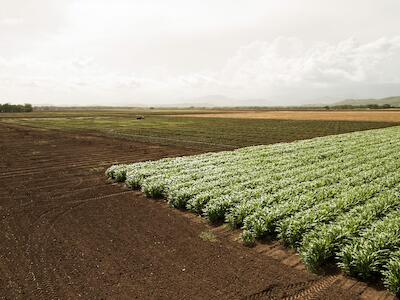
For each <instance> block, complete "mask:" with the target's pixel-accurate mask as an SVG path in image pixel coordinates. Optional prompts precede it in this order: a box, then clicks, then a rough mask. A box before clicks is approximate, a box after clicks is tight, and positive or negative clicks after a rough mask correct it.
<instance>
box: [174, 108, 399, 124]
mask: <svg viewBox="0 0 400 300" xmlns="http://www.w3.org/2000/svg"><path fill="white" fill-rule="evenodd" d="M174 116H176V117H197V118H232V119H266V120H317V121H318V120H319V121H371V122H393V123H398V122H400V111H395V110H391V111H390V110H389V111H387V110H386V111H382V110H371V111H237V112H236V111H235V112H229V111H226V112H224V113H211V114H187V115H174Z"/></svg>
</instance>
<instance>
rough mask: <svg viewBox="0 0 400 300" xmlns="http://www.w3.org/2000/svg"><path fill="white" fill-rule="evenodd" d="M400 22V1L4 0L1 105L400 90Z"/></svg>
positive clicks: (289, 101)
mask: <svg viewBox="0 0 400 300" xmlns="http://www.w3.org/2000/svg"><path fill="white" fill-rule="evenodd" d="M399 28H400V1H399V0H351V1H349V0H335V1H332V0H268V1H267V0H198V1H195V0H143V1H139V0H112V1H111V0H0V102H4V101H9V102H13V103H17V102H31V103H33V104H36V105H43V104H52V105H168V104H177V103H193V104H198V103H204V102H209V103H210V102H213V103H214V104H217V105H218V104H225V105H226V104H228V102H229V101H232V102H231V103H232V104H234V105H238V104H242V105H251V104H258V105H267V104H274V105H277V104H280V105H293V104H301V103H316V102H323V101H330V100H337V99H344V98H369V97H385V96H391V95H400V71H399V70H400V31H399ZM214 95H215V96H214ZM210 96H212V97H210ZM222 96H224V97H226V98H227V99H232V100H229V101H228V100H227V99H225V100H224V98H223V97H222ZM213 99H215V100H214V101H213Z"/></svg>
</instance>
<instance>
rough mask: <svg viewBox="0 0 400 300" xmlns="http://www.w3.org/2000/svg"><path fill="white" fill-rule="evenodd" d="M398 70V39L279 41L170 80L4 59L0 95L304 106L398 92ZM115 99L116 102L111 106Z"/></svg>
mask: <svg viewBox="0 0 400 300" xmlns="http://www.w3.org/2000/svg"><path fill="white" fill-rule="evenodd" d="M399 64H400V36H399V37H392V38H380V39H378V40H375V41H370V42H367V43H358V42H357V41H356V40H355V39H353V38H350V39H346V40H343V41H340V42H338V43H335V44H327V43H315V44H313V45H312V46H310V47H307V46H306V45H305V43H304V42H303V41H302V40H300V39H297V38H285V37H279V38H277V39H275V40H273V41H271V42H266V41H256V42H253V43H250V44H248V45H246V46H243V47H241V48H240V49H238V50H237V52H236V53H235V55H233V56H232V57H231V58H230V59H227V62H226V64H225V66H224V67H223V68H222V69H220V70H214V71H209V72H202V73H188V74H182V75H172V74H170V73H169V72H168V70H166V69H162V68H161V69H160V68H154V69H153V70H149V71H148V72H147V74H146V75H140V74H138V73H136V74H135V73H131V74H120V73H117V72H109V71H108V70H106V69H105V68H104V67H102V66H101V64H99V62H97V61H95V59H94V58H92V57H82V58H79V57H78V58H71V59H66V60H58V61H57V60H54V61H50V62H49V61H38V60H31V59H28V58H18V59H12V60H7V59H5V58H1V57H0V67H1V69H0V85H1V82H3V85H1V88H2V89H5V90H16V89H25V90H31V91H32V95H35V91H37V90H38V89H41V90H42V92H43V93H45V92H47V93H48V94H49V95H48V96H47V97H49V98H48V99H51V98H50V97H54V98H55V97H57V99H58V100H59V101H67V103H69V104H79V103H80V101H81V99H83V97H87V98H88V99H89V101H90V99H92V101H97V100H99V101H103V102H102V103H103V104H106V103H107V104H112V103H113V101H115V100H118V101H124V99H125V100H126V99H131V100H130V101H132V103H133V102H135V103H148V101H150V103H151V104H153V103H162V104H165V103H166V102H165V101H166V99H167V101H174V100H175V101H176V99H182V98H185V97H186V98H196V97H198V96H203V95H209V94H224V95H227V96H229V97H234V98H241V99H244V100H245V99H251V98H258V99H260V98H263V99H272V100H275V99H276V100H279V101H281V100H284V101H286V100H287V101H289V100H291V99H295V100H296V97H297V99H298V100H299V101H301V100H304V99H311V98H312V99H318V97H324V96H325V95H330V96H331V97H332V98H334V97H337V98H340V96H341V92H340V91H339V92H338V91H337V90H338V89H341V88H342V87H343V88H345V89H346V91H349V90H350V91H351V90H352V89H353V92H355V93H357V91H360V90H361V89H362V88H366V89H367V90H368V91H370V89H368V86H370V85H373V86H385V85H398V86H399V87H400V79H399V75H398V70H397V68H393V67H392V68H388V66H398V65H399ZM5 78H7V80H6V79H5ZM10 82H11V83H12V84H11V85H10ZM378 90H379V89H378ZM299 91H302V95H300V96H299V95H298V94H297V93H298V92H299ZM71 92H73V94H75V95H78V96H77V97H76V100H75V99H66V96H68V97H70V93H71ZM399 92H400V89H399ZM43 93H41V94H43ZM10 94H12V93H11V92H10ZM110 95H112V100H111V101H110V99H107V97H109V96H110ZM366 96H367V95H366ZM104 101H105V102H104ZM163 101H164V102H163ZM95 103H96V102H93V104H95ZM64 104H66V103H64ZM127 104H129V103H127ZM244 104H245V103H244ZM275 104H277V102H275ZM292 104H293V103H292Z"/></svg>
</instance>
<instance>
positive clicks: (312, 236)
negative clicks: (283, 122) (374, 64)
mask: <svg viewBox="0 0 400 300" xmlns="http://www.w3.org/2000/svg"><path fill="white" fill-rule="evenodd" d="M399 170H400V127H390V128H385V129H377V130H369V131H363V132H354V133H349V134H342V135H335V136H329V137H322V138H314V139H311V140H304V141H298V142H293V143H280V144H274V145H267V146H265V145H264V146H253V147H247V148H241V149H237V150H234V151H222V152H218V153H206V154H201V155H195V156H188V157H177V158H165V159H161V160H158V161H147V162H141V163H135V164H128V165H118V166H112V167H111V168H109V169H108V170H107V172H106V174H107V176H108V177H109V178H111V179H113V180H116V181H125V182H126V183H127V185H128V186H130V187H132V188H141V189H142V190H143V191H144V192H145V193H146V195H148V196H151V197H163V198H165V199H166V200H167V201H168V202H169V204H170V205H171V206H173V207H176V208H180V209H182V208H184V209H187V210H190V211H192V212H194V213H198V214H200V215H202V216H204V217H205V218H207V219H208V220H209V221H210V222H213V223H214V222H221V221H224V222H226V223H228V224H229V225H230V226H231V227H233V228H237V227H240V228H242V229H243V233H242V236H243V241H244V242H245V243H246V244H251V243H254V241H255V240H257V239H262V238H265V237H275V238H277V239H280V240H282V241H283V242H284V243H285V244H287V245H288V246H290V247H293V248H295V249H297V250H298V251H299V253H300V255H301V257H302V259H303V261H304V262H305V264H306V265H307V266H308V267H309V268H310V269H311V270H317V269H318V268H320V267H321V266H323V265H324V264H325V263H326V262H328V261H329V262H331V261H335V262H336V263H337V265H338V266H339V267H340V268H342V270H343V271H344V272H346V273H347V274H350V275H353V276H356V277H359V278H362V279H368V280H370V279H371V278H376V277H381V278H383V280H384V282H385V284H386V285H387V286H388V288H389V289H390V290H392V291H395V292H397V291H399V282H400V280H399V276H400V275H399V274H400V272H399V257H400V255H399V254H398V253H399V252H398V251H399V250H400V225H399V224H400V171H399Z"/></svg>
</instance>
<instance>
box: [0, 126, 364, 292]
mask: <svg viewBox="0 0 400 300" xmlns="http://www.w3.org/2000/svg"><path fill="white" fill-rule="evenodd" d="M192 153H194V150H188V149H183V148H180V149H179V148H173V147H162V146H156V145H150V144H140V143H136V142H135V143H133V142H127V141H120V140H115V139H106V138H101V137H93V136H85V135H79V136H77V135H71V134H63V133H59V132H57V133H55V132H51V131H38V130H33V129H28V128H23V127H11V126H5V125H0V154H1V156H0V222H1V224H0V241H1V248H0V274H1V276H0V296H1V297H2V298H4V299H58V298H60V299H76V298H84V299H102V298H103V299H105V298H106V299H110V298H113V299H115V298H118V299H132V298H136V299H216V298H218V299H357V295H356V293H353V292H352V291H349V290H345V289H341V288H340V287H338V286H336V285H335V284H334V280H331V279H330V278H329V277H317V276H316V275H313V274H310V273H308V272H307V271H304V270H299V269H296V268H292V267H290V266H287V265H285V264H283V263H281V262H280V261H279V260H275V259H273V258H271V257H268V256H265V255H262V254H260V253H258V252H257V251H255V249H250V248H246V247H244V246H242V245H241V244H240V243H238V242H235V241H232V240H231V239H230V238H228V237H227V236H225V235H224V234H219V233H218V231H215V232H216V233H215V234H216V235H217V236H216V238H217V241H214V242H213V241H210V240H208V239H207V238H204V237H203V238H201V237H200V236H203V235H202V233H204V232H205V231H206V232H207V231H208V230H210V227H209V226H208V225H207V224H205V223H204V222H203V221H200V220H198V218H197V217H187V216H185V213H183V212H180V211H177V210H174V209H172V208H169V207H168V206H167V205H166V204H164V203H161V202H157V201H153V200H149V199H146V198H144V197H143V196H142V194H141V193H139V192H132V191H129V190H124V189H123V188H122V187H121V185H115V184H111V183H109V182H107V181H106V179H105V176H104V170H105V168H106V167H108V166H109V165H111V164H112V163H116V162H119V163H123V162H134V161H139V160H148V159H158V158H161V157H166V156H177V155H186V154H192Z"/></svg>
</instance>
